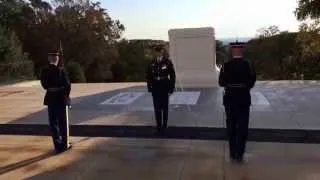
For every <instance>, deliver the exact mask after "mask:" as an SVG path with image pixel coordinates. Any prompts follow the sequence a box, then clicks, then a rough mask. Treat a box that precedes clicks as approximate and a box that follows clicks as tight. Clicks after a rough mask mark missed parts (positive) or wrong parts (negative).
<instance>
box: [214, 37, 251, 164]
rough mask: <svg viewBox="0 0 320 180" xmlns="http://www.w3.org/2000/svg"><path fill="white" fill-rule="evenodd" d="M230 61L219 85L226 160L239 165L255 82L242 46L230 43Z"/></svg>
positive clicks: (244, 144) (243, 150)
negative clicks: (225, 141)
mask: <svg viewBox="0 0 320 180" xmlns="http://www.w3.org/2000/svg"><path fill="white" fill-rule="evenodd" d="M230 46H231V56H232V58H231V60H230V61H229V62H226V63H225V64H224V65H223V66H222V68H221V71H220V76H219V85H220V86H222V87H224V88H225V91H224V96H223V105H224V107H225V112H226V116H227V119H226V121H227V132H228V139H229V150H230V158H231V159H232V160H234V161H236V162H242V161H243V155H244V152H245V146H246V141H247V137H248V125H249V113H250V106H251V95H250V90H251V88H253V86H254V84H255V82H256V74H255V72H254V70H253V67H251V66H250V64H249V63H248V62H247V61H245V60H244V59H243V49H244V43H239V42H236V43H230Z"/></svg>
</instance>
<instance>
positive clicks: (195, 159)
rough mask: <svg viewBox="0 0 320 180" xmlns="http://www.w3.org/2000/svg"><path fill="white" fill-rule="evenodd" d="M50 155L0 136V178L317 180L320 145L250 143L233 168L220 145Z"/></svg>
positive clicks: (42, 142)
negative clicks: (243, 161)
mask: <svg viewBox="0 0 320 180" xmlns="http://www.w3.org/2000/svg"><path fill="white" fill-rule="evenodd" d="M72 142H73V143H74V148H73V149H72V150H71V151H68V152H66V153H63V154H60V155H53V154H52V149H51V148H52V147H51V139H50V138H49V137H35V136H23V137H22V136H0V179H1V180H9V179H10V180H11V179H30V180H38V179H39V180H42V179H46V180H57V179H68V180H85V179H88V180H96V179H97V180H98V179H116V180H121V179H123V180H127V179H131V180H144V179H145V180H156V179H159V180H188V179H190V180H194V179H199V180H206V179H208V180H270V179H272V180H317V179H319V178H320V171H319V169H320V153H319V152H320V146H319V145H310V144H303V145H301V144H278V143H248V148H247V151H248V153H247V154H246V157H247V163H246V164H244V165H236V164H231V163H230V162H229V160H228V157H227V155H228V150H227V147H228V146H227V144H226V142H224V141H194V140H192V141H191V140H162V139H158V140H153V139H149V140H147V139H140V140H137V139H125V138H123V139H118V138H86V137H79V138H72Z"/></svg>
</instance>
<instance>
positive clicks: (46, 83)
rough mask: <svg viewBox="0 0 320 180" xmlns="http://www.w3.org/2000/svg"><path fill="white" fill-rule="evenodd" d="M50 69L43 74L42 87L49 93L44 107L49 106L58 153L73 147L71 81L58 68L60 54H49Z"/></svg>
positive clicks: (52, 131) (50, 121) (44, 70)
mask: <svg viewBox="0 0 320 180" xmlns="http://www.w3.org/2000/svg"><path fill="white" fill-rule="evenodd" d="M48 61H49V65H48V67H46V68H44V69H43V70H42V72H41V78H40V79H41V85H42V87H43V88H44V89H45V90H46V91H47V92H46V95H45V98H44V105H46V106H48V115H49V125H50V129H51V133H52V139H53V144H54V148H55V150H56V152H57V153H60V152H63V151H65V150H67V149H69V148H71V145H70V144H69V142H68V137H69V123H68V108H67V105H69V104H70V98H69V95H70V91H71V84H70V81H69V79H68V77H67V75H66V73H65V71H64V70H63V69H62V68H59V67H58V63H59V53H58V52H52V53H48Z"/></svg>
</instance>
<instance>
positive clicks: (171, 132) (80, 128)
mask: <svg viewBox="0 0 320 180" xmlns="http://www.w3.org/2000/svg"><path fill="white" fill-rule="evenodd" d="M0 134H2V135H39V136H48V135H50V130H49V126H48V125H38V124H0ZM70 135H71V136H83V137H127V138H154V139H158V138H160V139H190V140H226V139H227V136H226V129H225V128H213V127H169V128H168V129H167V130H166V131H165V132H164V133H163V134H157V133H156V130H155V127H152V126H105V125H71V126H70ZM248 140H249V141H255V142H281V143H314V144H319V143H320V130H300V129H299V130H294V129H290V130H289V129H249V137H248Z"/></svg>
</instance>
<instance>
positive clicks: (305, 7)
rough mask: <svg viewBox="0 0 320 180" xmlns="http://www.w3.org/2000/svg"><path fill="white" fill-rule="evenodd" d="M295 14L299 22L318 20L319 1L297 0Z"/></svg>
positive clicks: (319, 11) (319, 12)
mask: <svg viewBox="0 0 320 180" xmlns="http://www.w3.org/2000/svg"><path fill="white" fill-rule="evenodd" d="M295 14H296V17H297V19H298V20H300V21H302V20H306V19H307V18H311V19H318V18H320V0H299V1H298V7H297V8H296V10H295Z"/></svg>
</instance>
